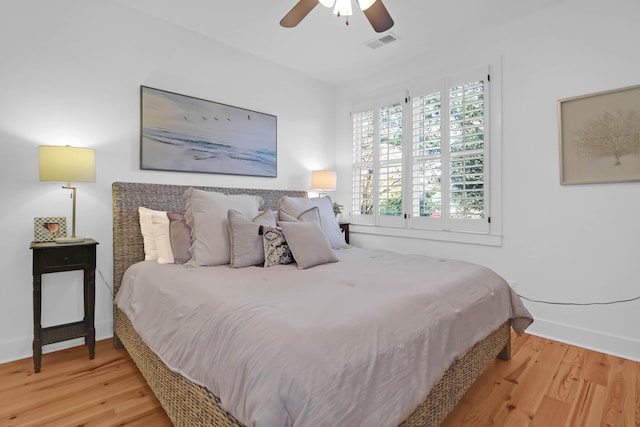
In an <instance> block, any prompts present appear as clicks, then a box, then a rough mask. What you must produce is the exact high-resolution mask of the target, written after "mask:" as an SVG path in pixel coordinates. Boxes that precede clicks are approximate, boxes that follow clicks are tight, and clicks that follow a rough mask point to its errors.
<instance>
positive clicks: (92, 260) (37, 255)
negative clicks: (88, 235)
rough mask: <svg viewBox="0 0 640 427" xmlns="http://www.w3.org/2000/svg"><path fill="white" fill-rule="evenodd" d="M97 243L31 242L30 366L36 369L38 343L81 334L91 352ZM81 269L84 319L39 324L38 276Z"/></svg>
mask: <svg viewBox="0 0 640 427" xmlns="http://www.w3.org/2000/svg"><path fill="white" fill-rule="evenodd" d="M97 245H98V242H96V241H95V240H93V239H85V240H84V241H82V242H79V243H71V244H57V243H54V242H47V243H36V242H32V243H31V246H30V249H32V250H33V366H34V370H35V372H40V360H41V359H42V346H43V345H46V344H52V343H56V342H60V341H66V340H70V339H73V338H81V337H84V342H85V344H86V345H87V346H88V347H89V358H90V359H93V357H94V355H95V345H96V330H95V326H94V318H95V302H96V301H95V300H96V296H95V283H96V280H95V279H96V275H95V270H96V246H97ZM73 270H83V271H84V318H83V319H82V320H81V321H79V322H72V323H67V324H65V325H56V326H49V327H46V328H43V327H42V325H41V324H40V319H41V307H42V293H41V289H42V275H43V274H46V273H57V272H60V271H73Z"/></svg>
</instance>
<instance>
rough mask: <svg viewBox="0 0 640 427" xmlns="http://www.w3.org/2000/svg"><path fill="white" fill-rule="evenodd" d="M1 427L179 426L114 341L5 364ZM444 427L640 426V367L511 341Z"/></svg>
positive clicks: (546, 344)
mask: <svg viewBox="0 0 640 427" xmlns="http://www.w3.org/2000/svg"><path fill="white" fill-rule="evenodd" d="M0 426H3V427H4V426H7V427H14V426H16V427H17V426H21V427H22V426H38V427H40V426H56V427H58V426H87V427H88V426H153V427H164V426H167V427H169V426H171V421H170V420H169V418H168V417H167V415H166V414H165V412H164V411H163V410H162V408H161V407H160V404H159V403H158V401H157V400H156V399H155V397H154V396H153V394H152V392H151V390H150V389H149V388H148V387H147V385H146V383H145V381H144V379H143V378H142V376H141V374H140V373H139V371H138V369H137V368H136V367H135V365H134V363H133V362H132V361H131V359H130V358H129V356H128V355H127V353H126V351H125V350H116V349H114V348H113V346H112V343H111V340H103V341H99V342H98V343H97V344H96V358H95V359H94V360H89V357H88V352H87V349H86V347H84V346H82V347H75V348H72V349H68V350H62V351H58V352H55V353H49V354H45V355H43V358H42V371H41V372H40V373H38V374H34V372H33V361H32V359H30V358H29V359H24V360H19V361H16V362H11V363H6V364H3V365H0ZM443 426H444V427H454V426H455V427H461V426H474V427H478V426H481V427H482V426H546V427H563V426H576V427H577V426H580V427H583V426H629V427H632V426H636V427H637V426H640V363H637V362H632V361H630V360H625V359H621V358H617V357H613V356H608V355H604V354H601V353H596V352H593V351H589V350H585V349H581V348H578V347H574V346H570V345H566V344H562V343H558V342H555V341H551V340H546V339H543V338H538V337H534V336H531V335H524V336H522V337H518V336H515V335H514V336H513V341H512V359H511V360H510V361H508V362H504V361H500V360H495V361H494V362H493V364H492V365H491V367H490V368H489V369H488V371H487V372H486V373H485V374H484V375H483V376H482V377H481V378H480V379H479V380H478V381H477V383H476V384H474V386H473V387H472V388H471V389H470V390H469V392H467V394H466V395H465V397H464V398H463V399H462V401H461V402H460V403H459V404H458V406H457V407H456V408H455V409H454V411H453V412H452V413H451V414H449V417H447V419H446V420H445V422H444V424H443Z"/></svg>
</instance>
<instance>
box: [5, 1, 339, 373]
mask: <svg viewBox="0 0 640 427" xmlns="http://www.w3.org/2000/svg"><path fill="white" fill-rule="evenodd" d="M0 58H2V59H1V61H2V63H1V66H0V146H1V147H2V155H1V157H0V174H1V177H2V187H0V188H1V190H0V191H1V194H2V210H1V213H0V219H1V223H2V227H3V232H2V236H3V239H2V240H3V244H2V246H1V248H0V254H1V256H0V271H2V276H3V278H2V281H1V282H0V283H1V285H0V363H1V362H4V361H8V360H15V359H19V358H23V357H30V356H31V340H32V338H33V335H32V334H33V320H32V319H33V317H32V298H31V251H30V250H29V242H30V241H31V240H33V218H34V217H38V216H64V217H67V220H68V221H69V222H70V217H71V202H70V200H69V192H68V191H67V190H62V189H61V188H60V186H61V184H58V183H47V182H39V180H38V149H37V147H38V146H39V145H64V144H70V145H75V146H86V147H92V148H95V149H96V152H97V153H96V155H97V182H96V183H95V184H92V183H91V184H90V183H80V184H78V185H77V187H78V208H77V234H79V235H85V236H91V237H93V238H95V239H96V240H98V241H99V242H100V245H99V246H98V261H97V262H98V270H99V272H97V273H96V328H97V335H98V338H105V337H109V336H111V335H112V323H111V322H112V315H111V294H110V291H109V290H108V289H107V286H109V287H110V286H111V285H112V269H113V267H112V243H111V239H112V234H111V183H112V182H114V181H137V182H154V183H177V184H198V185H215V186H231V187H252V188H286V189H308V188H309V187H310V175H311V174H310V172H309V171H310V170H311V169H320V168H332V167H334V163H335V150H334V148H333V147H332V146H329V147H327V144H326V141H331V140H334V139H335V126H334V123H335V117H334V113H333V107H334V105H335V100H336V89H335V88H333V87H331V86H328V85H326V84H324V83H321V82H319V81H317V80H313V79H310V78H307V77H304V76H302V75H300V74H297V73H294V72H292V71H290V70H288V69H284V68H282V67H279V66H276V65H274V64H271V63H269V62H266V61H264V60H260V59H257V58H256V57H253V56H251V55H247V54H245V53H243V52H241V51H238V50H236V49H234V48H231V47H228V46H226V45H223V44H220V43H216V42H213V41H211V40H210V39H206V38H204V37H202V36H200V35H197V34H194V33H191V32H189V31H186V30H184V29H180V28H177V27H174V26H171V25H169V24H167V23H165V22H163V21H159V20H155V19H153V18H149V17H147V16H144V15H142V14H140V13H138V12H136V11H135V10H134V9H130V8H128V7H125V6H122V5H120V4H119V3H114V2H111V1H101V0H63V1H56V2H51V1H47V0H37V1H25V2H21V1H20V2H19V1H11V2H3V4H2V13H1V14H0ZM140 85H147V86H152V87H156V88H160V89H166V90H170V91H174V92H178V93H182V94H186V95H191V96H196V97H200V98H204V99H209V100H213V101H217V102H222V103H226V104H230V105H234V106H238V107H243V108H247V109H252V110H256V111H260V112H264V113H269V114H273V115H276V116H277V118H278V177H277V178H275V179H271V178H256V177H238V176H226V175H208V174H185V173H171V172H154V171H141V170H139V166H138V159H139V126H140V125H139V90H140ZM81 277H82V275H81V273H79V272H68V273H56V274H52V275H45V276H44V277H43V325H44V326H47V325H52V324H57V323H65V322H71V321H76V320H79V319H80V318H82V296H81V284H82V279H81ZM102 277H104V279H105V280H106V283H105V281H103V279H102ZM81 342H82V341H81V340H74V341H68V342H65V343H60V344H56V345H51V346H47V347H45V351H51V350H53V349H56V348H60V347H65V346H70V345H77V344H79V343H81Z"/></svg>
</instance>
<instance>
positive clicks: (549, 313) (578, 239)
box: [337, 0, 640, 360]
mask: <svg viewBox="0 0 640 427" xmlns="http://www.w3.org/2000/svg"><path fill="white" fill-rule="evenodd" d="M638 16H640V2H638V1H637V0H612V1H608V2H602V1H599V0H572V1H566V2H562V3H560V4H558V5H557V6H555V7H552V8H550V9H546V10H544V11H542V12H540V13H538V14H536V15H533V16H530V17H527V18H525V19H521V20H518V21H516V22H513V23H512V24H510V25H508V26H503V27H499V28H493V29H491V30H490V31H487V32H486V34H478V36H477V37H475V38H474V40H473V41H471V42H468V43H466V44H460V45H458V44H457V43H455V42H453V43H452V44H449V45H448V46H447V50H446V51H443V52H440V53H436V54H434V55H430V56H429V57H419V58H416V60H415V61H413V62H412V63H410V64H406V65H407V66H406V68H403V71H402V72H400V75H399V76H398V78H397V79H394V80H389V76H390V74H389V73H384V72H382V73H381V74H380V75H379V76H373V77H371V78H368V79H365V80H361V81H358V82H353V83H351V84H349V85H345V86H344V87H342V88H341V92H340V95H339V102H338V105H340V106H342V108H341V109H340V111H339V112H338V141H339V142H338V160H339V169H338V170H339V182H345V181H348V180H349V179H350V167H349V162H350V160H351V145H350V132H351V129H350V122H349V118H348V106H349V105H350V103H351V100H353V99H356V98H358V97H359V96H361V95H362V94H364V93H367V92H370V91H373V90H379V89H381V88H384V87H386V86H391V85H395V84H398V83H401V82H407V81H410V80H412V79H415V78H427V79H431V78H437V77H441V76H443V75H446V74H452V73H455V72H456V70H464V69H467V68H470V67H471V66H474V65H478V64H483V63H485V64H486V63H487V62H488V61H490V60H493V59H494V58H499V57H500V56H501V57H502V76H503V81H502V94H503V96H502V143H503V151H502V154H503V165H502V166H503V183H502V184H503V212H502V213H503V234H504V238H503V245H502V247H499V248H495V247H487V246H474V245H464V244H452V243H442V242H435V241H424V240H417V239H405V238H389V237H384V238H383V237H379V236H370V235H364V234H359V235H358V234H352V237H351V240H352V242H353V243H355V244H358V245H363V246H370V247H384V248H388V249H392V250H399V251H404V252H418V253H425V254H429V255H434V256H444V257H452V258H459V259H464V260H469V261H472V262H478V263H482V264H485V265H488V266H490V267H492V268H493V269H495V270H496V271H497V272H499V273H501V274H502V275H503V276H504V277H505V278H507V279H509V280H513V281H516V282H517V283H518V291H519V293H520V294H522V295H524V296H528V297H530V298H534V299H540V300H548V301H569V302H592V301H610V300H619V299H628V298H632V297H638V296H640V278H639V274H638V273H639V272H640V271H639V270H638V260H639V259H640V220H639V219H638V218H639V216H638V212H640V183H638V182H635V183H618V184H599V185H579V186H568V185H567V186H562V185H560V184H559V163H558V152H559V149H558V123H557V116H556V111H557V101H558V99H562V98H567V97H573V96H578V95H583V94H588V93H593V92H598V91H604V90H609V89H614V88H620V87H625V86H630V85H637V84H640V80H639V78H638V76H640V56H639V55H638V41H639V40H640V26H639V25H638V23H637V18H638ZM483 41H484V42H485V43H484V46H480V45H479V43H482V42H483ZM478 46H480V49H478ZM449 52H453V53H449ZM399 69H401V67H399V66H398V64H396V66H395V67H394V70H396V71H397V70H399ZM349 191H350V188H348V187H347V186H343V187H341V188H340V192H339V193H338V194H337V199H338V201H341V202H343V203H345V204H347V202H349V200H350V194H349ZM526 305H527V307H528V308H529V309H530V310H531V311H532V313H533V314H534V316H535V317H536V322H535V323H534V324H533V326H532V327H531V328H530V330H529V331H530V332H531V333H534V334H539V335H544V336H548V337H551V338H555V339H558V340H560V341H564V342H568V343H575V344H578V345H581V346H584V347H589V348H595V349H598V350H601V351H604V352H608V353H611V354H618V355H623V356H625V357H628V358H632V359H635V360H640V330H639V329H638V327H637V326H638V325H639V324H640V301H634V302H629V303H623V304H615V305H606V306H586V307H573V306H557V305H544V304H539V303H526Z"/></svg>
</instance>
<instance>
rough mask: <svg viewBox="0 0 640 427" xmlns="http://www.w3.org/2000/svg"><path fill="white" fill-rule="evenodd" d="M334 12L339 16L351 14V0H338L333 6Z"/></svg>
mask: <svg viewBox="0 0 640 427" xmlns="http://www.w3.org/2000/svg"><path fill="white" fill-rule="evenodd" d="M333 14H334V15H338V16H351V15H353V9H352V8H351V0H336V5H335V7H334V8H333Z"/></svg>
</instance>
